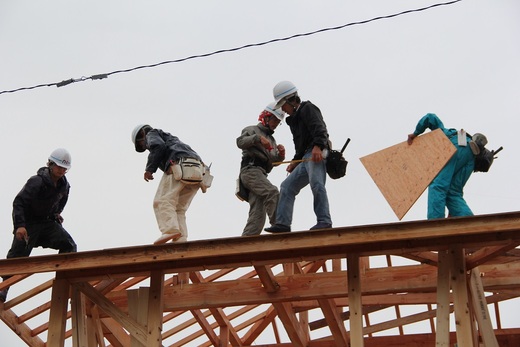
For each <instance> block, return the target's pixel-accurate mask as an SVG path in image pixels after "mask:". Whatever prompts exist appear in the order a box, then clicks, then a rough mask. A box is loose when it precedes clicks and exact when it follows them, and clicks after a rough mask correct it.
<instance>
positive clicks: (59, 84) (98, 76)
mask: <svg viewBox="0 0 520 347" xmlns="http://www.w3.org/2000/svg"><path fill="white" fill-rule="evenodd" d="M460 1H462V0H453V1H448V2H443V3H437V4H433V5H430V6H426V7H421V8H417V9H412V10H406V11H402V12H398V13H394V14H390V15H386V16H379V17H374V18H371V19H366V20H362V21H358V22H351V23H347V24H343V25H339V26H335V27H330V28H324V29H319V30H315V31H311V32H307V33H302V34H295V35H292V36H287V37H283V38H278V39H272V40H268V41H263V42H259V43H250V44H247V45H243V46H240V47H235V48H229V49H221V50H218V51H214V52H211V53H205V54H199V55H192V56H189V57H185V58H181V59H175V60H166V61H163V62H160V63H155V64H150V65H141V66H136V67H133V68H130V69H125V70H115V71H112V72H108V73H101V74H96V75H92V76H90V77H85V76H83V77H80V78H76V79H74V78H70V79H68V80H63V81H61V82H55V83H45V84H38V85H35V86H32V87H22V88H17V89H12V90H4V91H0V94H6V93H14V92H19V91H22V90H30V89H36V88H41V87H51V86H56V87H64V86H66V85H69V84H71V83H75V82H83V81H86V80H101V79H105V78H108V76H110V75H115V74H119V73H128V72H133V71H136V70H141V69H149V68H154V67H158V66H160V65H166V64H173V63H181V62H184V61H187V60H192V59H197V58H206V57H210V56H212V55H217V54H222V53H230V52H235V51H239V50H242V49H246V48H251V47H259V46H265V45H268V44H271V43H275V42H281V41H288V40H292V39H295V38H299V37H304V36H311V35H315V34H319V33H323V32H326V31H333V30H339V29H344V28H346V27H350V26H354V25H361V24H367V23H370V22H374V21H377V20H382V19H389V18H394V17H398V16H402V15H405V14H409V13H413V12H422V11H426V10H429V9H432V8H435V7H439V6H446V5H452V4H455V3H457V2H460Z"/></svg>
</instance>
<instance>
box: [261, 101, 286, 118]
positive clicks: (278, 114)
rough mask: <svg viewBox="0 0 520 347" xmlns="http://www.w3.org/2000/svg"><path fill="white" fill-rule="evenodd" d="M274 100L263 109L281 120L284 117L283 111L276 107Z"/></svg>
mask: <svg viewBox="0 0 520 347" xmlns="http://www.w3.org/2000/svg"><path fill="white" fill-rule="evenodd" d="M275 106H276V102H270V103H269V104H268V105H267V106H266V107H265V110H266V111H267V112H269V113H271V114H272V115H274V116H275V117H276V118H278V119H279V120H280V121H283V118H284V117H285V113H284V112H283V111H282V109H281V108H276V107H275Z"/></svg>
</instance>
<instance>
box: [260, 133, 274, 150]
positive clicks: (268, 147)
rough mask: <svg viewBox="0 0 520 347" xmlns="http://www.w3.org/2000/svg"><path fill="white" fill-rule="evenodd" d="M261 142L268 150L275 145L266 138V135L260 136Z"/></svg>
mask: <svg viewBox="0 0 520 347" xmlns="http://www.w3.org/2000/svg"><path fill="white" fill-rule="evenodd" d="M260 143H261V144H262V146H263V147H264V148H265V149H267V150H268V151H270V150H272V149H273V146H271V142H269V140H268V139H266V138H265V137H264V136H260Z"/></svg>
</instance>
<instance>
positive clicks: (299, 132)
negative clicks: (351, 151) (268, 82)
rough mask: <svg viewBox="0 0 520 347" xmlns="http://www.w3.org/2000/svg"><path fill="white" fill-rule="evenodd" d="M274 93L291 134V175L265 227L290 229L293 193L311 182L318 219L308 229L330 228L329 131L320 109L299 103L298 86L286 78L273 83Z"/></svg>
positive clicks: (273, 231) (276, 229)
mask: <svg viewBox="0 0 520 347" xmlns="http://www.w3.org/2000/svg"><path fill="white" fill-rule="evenodd" d="M273 96H274V99H275V102H276V105H275V107H281V108H282V110H283V111H284V112H285V113H287V114H288V115H289V116H288V117H287V118H286V122H287V124H288V125H289V127H290V128H291V133H292V135H293V142H294V147H295V155H294V158H293V161H292V163H290V164H289V165H288V167H287V172H289V173H290V175H289V176H287V178H286V179H285V180H284V181H283V182H282V184H281V186H280V199H279V201H278V207H277V209H276V224H274V225H272V226H271V227H269V228H265V229H264V230H265V231H268V232H271V233H279V232H287V231H291V223H292V215H293V208H294V202H295V199H296V195H298V193H299V192H300V190H301V189H302V188H304V187H305V186H307V185H310V187H311V191H312V195H313V197H314V213H315V215H316V219H317V223H316V225H314V226H313V227H311V228H310V229H311V230H314V229H326V228H331V227H332V219H331V217H330V212H329V200H328V197H327V190H326V188H325V180H326V176H327V172H326V167H325V157H326V153H327V149H328V148H329V134H328V132H327V126H326V125H325V122H324V121H323V117H322V115H321V111H320V109H319V108H318V107H316V106H315V105H314V104H312V103H311V102H310V101H304V102H302V101H301V99H300V97H299V95H298V89H297V88H296V86H295V85H294V84H293V83H292V82H289V81H282V82H279V83H278V84H276V85H275V86H274V88H273Z"/></svg>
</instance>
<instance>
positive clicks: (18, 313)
mask: <svg viewBox="0 0 520 347" xmlns="http://www.w3.org/2000/svg"><path fill="white" fill-rule="evenodd" d="M519 245H520V212H509V213H500V214H492V215H481V216H472V217H463V218H449V219H441V220H431V221H426V220H423V221H412V222H399V223H388V224H377V225H363V226H353V227H340V228H333V229H327V230H319V231H300V232H291V233H283V234H274V235H260V236H254V237H234V238H221V239H212V240H200V241H190V242H186V243H179V244H171V243H170V244H165V245H146V246H135V247H125V248H112V249H104V250H95V251H86V252H78V253H69V254H60V255H48V256H34V257H29V258H16V259H8V260H0V275H2V276H6V275H8V276H12V277H10V278H9V279H8V280H6V281H4V282H2V283H0V289H3V288H5V287H8V286H9V287H11V289H10V292H9V298H8V301H7V302H5V303H4V304H3V307H2V304H0V318H1V319H2V321H3V322H4V323H5V324H7V325H8V326H9V327H10V328H11V329H12V330H13V332H14V333H16V334H17V335H18V336H19V337H20V339H21V341H23V342H24V343H25V344H27V345H28V346H53V347H61V346H82V347H83V346H84V347H98V346H102V347H105V346H131V347H137V346H150V347H155V346H251V345H254V346H266V347H267V346H270V347H281V346H308V347H326V346H356V347H360V346H361V347H362V346H385V347H393V346H411V347H415V346H417V347H420V346H421V347H422V346H446V347H447V346H453V345H454V344H455V343H457V345H458V346H459V347H466V346H472V347H473V346H475V347H476V346H487V347H488V346H518V345H520V321H519V320H518V319H516V321H514V322H511V321H510V320H511V319H509V320H505V317H504V315H502V314H501V313H502V311H504V305H507V300H511V299H515V298H518V296H520V250H519V249H517V248H516V247H517V246H519ZM378 262H379V264H378V265H377V266H374V265H375V264H376V263H378ZM39 276H47V277H46V278H45V279H44V280H41V279H40V277H39ZM411 308H413V312H412V313H410V311H411ZM412 326H413V328H412ZM417 330H419V331H417ZM411 331H414V333H412V332H411Z"/></svg>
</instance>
